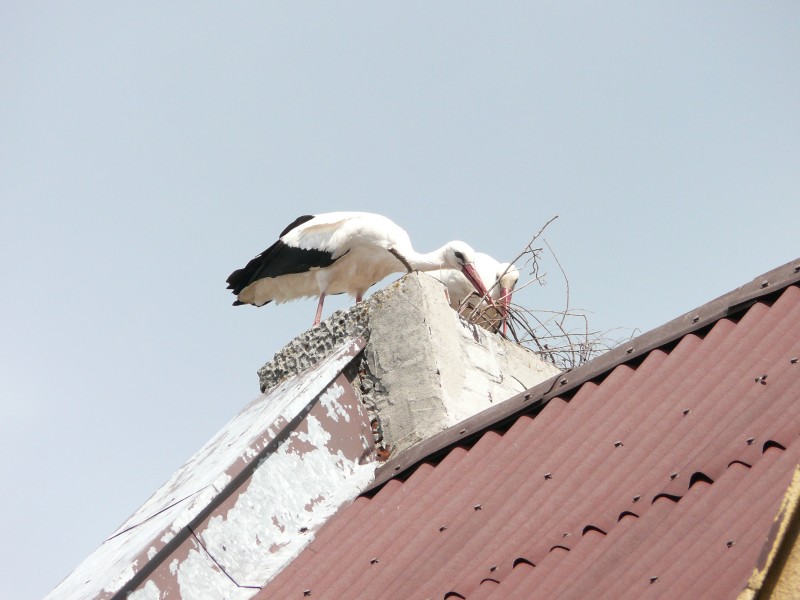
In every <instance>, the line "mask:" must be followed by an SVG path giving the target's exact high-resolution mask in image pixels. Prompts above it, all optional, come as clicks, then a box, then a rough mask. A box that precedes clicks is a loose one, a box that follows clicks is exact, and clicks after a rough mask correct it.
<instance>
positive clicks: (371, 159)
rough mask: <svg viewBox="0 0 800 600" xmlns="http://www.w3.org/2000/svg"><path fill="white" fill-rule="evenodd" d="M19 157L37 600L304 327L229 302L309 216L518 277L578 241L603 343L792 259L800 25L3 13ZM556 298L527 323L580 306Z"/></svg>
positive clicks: (797, 209)
mask: <svg viewBox="0 0 800 600" xmlns="http://www.w3.org/2000/svg"><path fill="white" fill-rule="evenodd" d="M0 140H2V142H1V143H0V269H1V272H2V282H3V283H2V286H3V287H2V294H0V319H2V332H1V334H0V340H2V341H0V481H2V494H1V495H0V514H1V515H2V520H1V521H0V527H1V529H0V539H2V543H0V581H2V582H3V584H2V589H1V590H0V597H1V598H9V599H27V598H40V597H42V596H43V595H44V594H46V593H47V592H48V591H49V590H50V589H52V588H53V587H54V586H55V585H56V584H57V583H58V582H59V581H60V580H61V579H62V578H63V577H65V576H66V575H67V574H68V573H69V572H70V571H71V570H72V569H73V568H74V567H76V566H77V565H78V563H80V562H81V561H82V560H83V559H84V558H85V557H86V556H88V555H89V553H91V552H92V551H93V550H94V549H95V548H97V546H98V545H99V544H100V543H101V542H102V541H103V539H104V538H105V537H106V536H108V534H110V533H111V532H112V531H113V530H114V529H115V528H116V527H117V526H118V525H120V524H121V523H122V522H123V521H124V520H125V519H126V518H127V517H128V516H129V515H130V514H131V513H132V512H133V511H134V510H135V509H136V508H137V507H138V506H139V505H141V504H142V503H143V502H144V501H145V500H146V499H147V497H148V496H149V495H150V494H151V493H152V492H154V491H155V490H156V489H157V488H158V487H159V486H160V485H161V484H162V483H163V482H164V481H166V479H167V478H168V477H169V476H170V475H171V474H172V473H173V471H175V470H176V469H177V468H178V467H179V466H180V465H181V464H183V462H184V461H186V460H187V459H188V458H189V457H190V456H191V455H192V454H193V453H194V452H195V451H196V450H197V449H199V448H200V446H202V444H203V443H205V442H206V441H207V440H208V439H209V438H210V437H211V436H212V435H213V434H214V433H216V431H217V430H218V429H219V428H220V427H222V426H223V425H224V424H225V423H226V422H227V421H228V420H229V419H230V418H231V417H232V416H234V415H235V414H236V413H237V412H238V411H239V410H240V409H241V408H242V407H243V406H244V405H245V404H246V403H247V402H249V401H250V400H251V399H252V398H253V397H255V396H256V395H257V393H258V380H257V377H256V374H255V372H256V369H258V367H260V366H261V365H262V364H263V363H264V362H266V361H267V360H269V359H270V358H271V357H272V355H273V354H274V353H275V352H276V351H277V350H278V349H279V348H280V347H282V346H283V345H284V344H285V343H287V342H288V341H289V340H290V339H292V338H293V337H294V336H295V335H297V334H299V333H301V332H302V331H303V330H305V329H306V328H308V326H309V325H310V324H311V321H312V319H313V315H314V309H315V301H314V300H304V301H300V302H296V303H293V304H287V305H281V306H275V305H269V306H267V307H264V308H261V309H254V308H251V307H240V308H233V307H231V301H232V300H233V296H231V295H230V292H228V291H227V290H226V289H225V279H226V277H227V276H228V274H229V273H230V272H231V271H232V270H234V269H236V268H238V267H241V266H243V265H244V264H245V263H246V262H247V260H249V259H250V258H252V257H253V256H254V255H255V254H257V253H258V252H260V251H262V250H263V249H264V248H266V247H267V246H268V245H269V244H271V243H272V242H273V241H274V239H275V237H276V235H277V234H278V233H279V232H280V231H281V230H282V229H283V227H284V226H285V225H286V224H288V223H289V222H291V221H292V220H293V219H294V218H295V217H297V216H299V215H301V214H309V213H311V214H313V213H318V212H327V211H335V210H368V211H374V212H379V213H382V214H385V215H387V216H389V217H390V218H392V219H394V220H395V221H396V222H397V223H398V224H400V225H401V226H403V227H405V228H406V229H407V230H408V231H409V233H410V235H411V238H412V240H413V241H414V244H415V247H416V248H417V249H418V250H422V251H428V250H432V249H434V248H435V247H438V246H440V245H441V244H442V243H444V242H446V241H448V240H451V239H463V240H465V241H467V242H469V243H470V244H472V245H473V246H474V247H476V248H477V249H479V250H483V251H485V252H488V253H490V254H492V255H494V256H495V257H497V258H501V259H505V260H508V259H510V258H512V257H513V256H514V255H515V254H516V253H517V252H518V251H519V250H521V248H522V247H524V245H525V244H526V242H527V241H528V240H529V238H530V237H531V236H532V235H533V234H534V233H535V232H536V231H537V230H538V229H539V227H540V226H541V225H542V224H543V223H544V222H545V221H546V220H547V219H548V218H550V217H552V216H554V215H559V219H558V220H557V221H556V222H555V223H554V224H553V225H551V226H550V227H549V228H548V230H547V235H546V237H547V240H548V242H549V243H550V244H551V246H552V247H553V249H554V250H555V251H556V253H557V256H558V258H559V259H560V261H561V263H562V265H563V267H564V269H565V270H566V272H567V274H568V276H569V280H570V285H571V295H572V298H571V299H572V305H573V306H575V307H579V308H583V309H585V310H586V311H589V315H590V323H591V325H592V326H594V327H595V328H597V329H601V330H609V329H612V328H617V327H619V328H622V330H628V331H630V330H633V329H636V328H638V329H639V330H641V331H647V330H649V329H652V328H654V327H657V326H659V325H661V324H663V323H665V322H666V321H668V320H670V319H672V318H674V317H676V316H678V315H679V314H682V313H683V312H686V311H688V310H691V309H692V308H694V307H697V306H699V305H701V304H703V303H705V302H708V301H709V300H712V299H713V298H715V297H717V296H719V295H721V294H723V293H725V292H728V291H730V290H732V289H734V288H735V287H737V286H739V285H741V284H743V283H745V282H747V281H749V280H750V279H752V278H753V277H755V276H757V275H759V274H761V273H763V272H765V271H768V270H770V269H772V268H774V267H777V266H779V265H781V264H783V263H785V262H787V261H790V260H792V259H795V258H797V257H798V256H800V244H798V237H799V236H798V233H797V232H798V227H799V226H800V193H799V192H798V190H799V189H800V3H798V2H796V1H794V0H791V1H784V2H778V1H776V2H768V3H756V2H750V1H748V2H736V1H731V0H725V1H719V2H696V1H691V2H602V3H598V2H577V1H576V2H565V1H564V0H559V1H557V2H520V3H517V2H482V3H476V2H466V1H459V2H436V3H431V2H402V3H400V2H394V3H386V2H369V3H352V2H336V3H333V2H326V3H309V2H301V3H274V2H248V3H244V2H237V3H231V2H224V3H223V2H217V3H209V2H161V1H160V2H124V3H122V2H105V1H103V2H99V1H97V2H69V3H67V2H50V3H42V2H32V1H30V0H26V1H24V2H22V1H9V0H3V1H2V2H0ZM548 272H549V274H550V275H549V278H548V281H549V282H550V284H549V285H548V286H546V287H538V286H532V287H529V288H528V289H526V290H525V292H524V294H518V296H517V297H516V300H517V301H518V302H520V303H522V304H525V305H526V306H528V307H531V308H542V309H547V308H559V307H561V306H562V305H563V289H562V288H559V286H558V285H557V283H558V280H559V278H558V276H557V272H556V271H554V270H553V265H552V264H551V265H550V266H549V267H548ZM524 279H525V275H523V280H524ZM348 302H349V300H346V299H344V298H335V299H331V301H330V302H328V303H326V304H327V305H328V306H326V309H327V310H326V312H325V315H326V316H327V315H329V314H330V312H331V310H333V309H335V308H338V307H342V306H346V305H347V303H348Z"/></svg>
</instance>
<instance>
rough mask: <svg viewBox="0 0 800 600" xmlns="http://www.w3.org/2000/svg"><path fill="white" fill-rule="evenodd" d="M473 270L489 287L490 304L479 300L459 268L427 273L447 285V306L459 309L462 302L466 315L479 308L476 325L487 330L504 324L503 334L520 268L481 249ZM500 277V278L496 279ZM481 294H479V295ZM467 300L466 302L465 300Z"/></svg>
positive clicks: (476, 256) (505, 329) (493, 329)
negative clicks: (448, 303)
mask: <svg viewBox="0 0 800 600" xmlns="http://www.w3.org/2000/svg"><path fill="white" fill-rule="evenodd" d="M475 269H476V270H477V271H478V275H480V277H481V280H482V281H483V282H484V283H485V285H486V286H487V287H488V288H489V298H490V299H491V301H492V303H493V306H489V305H487V303H486V302H479V300H480V298H479V296H477V295H476V294H475V288H474V286H472V285H470V283H469V282H468V281H467V280H466V279H464V277H463V276H462V275H461V273H459V272H458V271H455V270H452V269H443V270H441V271H432V272H431V273H429V274H430V275H432V276H433V277H435V278H436V279H438V280H439V281H441V282H442V283H443V284H444V285H445V286H446V287H447V295H448V298H449V301H450V306H452V307H453V308H454V309H455V310H459V309H460V308H461V307H462V304H463V305H464V307H465V308H466V309H467V311H468V312H466V314H469V313H471V312H472V311H474V310H475V308H478V310H479V313H480V319H479V321H478V324H480V325H482V326H484V327H485V328H486V329H489V330H490V331H497V330H498V329H499V325H500V322H501V321H502V323H503V334H504V335H505V333H506V331H507V324H506V319H507V318H508V311H509V307H510V306H511V294H512V293H513V292H514V287H515V286H516V285H517V281H519V270H518V269H517V267H515V266H514V265H512V264H510V263H501V262H498V261H497V260H495V259H494V258H492V257H491V256H489V255H488V254H484V253H483V252H476V253H475ZM498 280H499V281H498ZM481 296H482V294H481ZM465 300H466V303H465Z"/></svg>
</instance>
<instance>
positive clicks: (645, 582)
mask: <svg viewBox="0 0 800 600" xmlns="http://www.w3.org/2000/svg"><path fill="white" fill-rule="evenodd" d="M788 268H789V269H790V271H789V276H790V277H793V276H795V275H796V273H797V270H795V269H794V267H793V266H790V267H788ZM785 270H786V269H785ZM764 281H767V280H766V279H765V280H764ZM790 281H791V280H790ZM754 284H755V285H754V286H753V288H754V289H753V290H751V289H749V288H747V287H746V286H745V287H744V288H740V290H739V294H738V296H737V295H733V296H730V295H729V296H728V297H727V300H726V302H727V308H725V307H721V308H720V307H717V308H719V310H718V311H717V312H716V318H715V319H713V320H708V321H705V322H704V325H705V327H704V328H699V329H694V330H692V329H683V330H681V329H675V328H673V330H675V331H676V332H677V333H675V334H674V335H673V337H672V338H671V339H672V343H669V342H670V338H669V337H668V336H664V334H663V332H662V333H661V335H660V337H659V336H658V335H653V336H651V337H653V338H654V339H653V340H651V341H652V342H653V344H652V346H651V347H649V348H648V349H647V350H646V351H642V352H641V353H640V354H639V357H638V359H637V360H633V361H631V362H629V363H627V364H616V365H615V364H613V363H612V364H610V365H609V366H608V367H607V369H606V371H597V372H596V373H594V374H593V375H592V377H591V378H590V377H588V376H586V377H585V378H584V380H583V381H581V382H580V383H578V384H574V385H573V386H571V392H570V394H568V395H563V396H557V395H549V396H548V394H547V393H546V392H541V397H542V398H544V397H545V396H547V400H548V403H546V404H545V405H544V408H543V409H542V410H541V412H540V413H539V414H538V415H536V416H535V417H531V416H526V415H524V414H522V413H521V412H519V411H520V409H519V408H517V411H518V412H517V413H516V414H513V413H504V414H500V413H497V414H495V415H494V420H493V421H492V420H488V421H487V420H486V416H483V417H482V418H483V419H484V422H483V423H482V427H481V428H479V429H472V430H470V432H469V433H471V434H472V437H471V438H470V440H469V442H468V443H464V444H463V445H462V446H454V445H452V442H453V440H454V439H457V437H456V436H457V435H458V434H459V432H460V430H459V432H448V433H447V435H448V436H450V438H449V439H450V445H449V446H447V445H445V444H442V443H441V441H442V440H443V439H447V436H441V438H440V439H439V440H435V441H434V442H432V443H431V445H429V449H430V451H431V452H432V453H431V454H430V455H428V456H427V457H425V456H424V455H420V454H418V455H417V458H419V459H421V461H422V462H420V463H419V464H418V466H417V467H416V469H415V470H414V471H413V472H412V473H411V474H410V475H409V476H407V478H405V480H403V481H400V480H390V481H388V482H387V483H386V484H385V485H383V487H380V488H379V489H378V491H377V493H375V495H374V497H371V498H370V497H366V496H364V497H360V498H358V499H357V500H356V501H355V502H354V503H353V504H352V505H350V506H349V507H347V508H346V509H343V510H342V511H340V513H338V514H337V515H336V516H335V517H333V518H332V519H331V520H330V521H329V522H328V523H327V524H326V525H325V526H324V527H323V528H322V529H321V530H320V532H319V533H318V535H317V538H316V540H315V541H314V542H313V543H312V544H311V545H310V546H309V547H308V548H306V550H305V551H304V552H303V553H302V554H301V555H300V556H299V557H298V558H297V559H295V561H294V562H292V563H291V564H290V565H289V566H288V567H287V568H286V569H285V570H284V571H283V572H282V573H281V574H279V575H278V576H277V577H276V578H275V579H274V580H273V581H272V582H271V583H270V584H269V585H268V586H266V587H265V588H264V589H263V590H262V591H261V592H260V593H259V594H258V595H257V596H256V597H257V598H304V597H311V598H337V599H338V598H382V599H391V598H439V599H441V598H470V599H472V598H492V599H499V598H552V597H559V598H562V597H563V598H609V599H611V598H649V597H663V598H701V597H702V598H733V597H736V596H737V595H738V593H739V592H740V591H741V590H742V589H743V588H744V587H745V585H746V584H747V580H748V578H749V577H750V574H751V573H752V572H753V570H754V568H756V567H757V566H759V561H761V562H763V560H764V557H763V556H762V554H763V551H764V548H765V547H766V546H768V545H769V538H770V534H771V529H772V525H773V522H774V520H775V517H776V515H777V514H778V512H779V510H780V508H781V501H782V499H783V495H784V492H785V491H786V489H787V487H788V486H789V484H790V483H791V481H792V478H793V477H794V476H795V471H796V467H797V465H798V463H799V462H800V441H798V436H799V435H800V364H799V363H798V362H797V360H796V359H797V357H798V356H799V355H800V289H798V287H796V286H795V285H789V286H788V287H786V288H785V289H783V290H780V289H779V288H778V289H775V287H774V286H772V284H771V283H770V284H768V285H763V286H760V285H758V282H757V281H755V282H754ZM770 287H771V288H772V290H775V291H774V292H772V294H771V295H766V294H765V293H764V292H763V290H764V289H765V288H770ZM756 288H760V289H761V290H762V293H761V296H760V297H759V295H758V294H757V293H756V291H755V289H756ZM772 290H770V291H772ZM715 302H718V301H715ZM718 303H719V302H718ZM732 307H735V308H736V310H732ZM725 315H729V316H730V317H731V318H727V317H726V316H725ZM689 320H691V317H690V318H689ZM702 320H703V318H702V317H701V318H700V319H698V321H702ZM656 339H658V341H659V343H658V344H656V343H655V340H656ZM621 352H623V353H625V349H622V350H621ZM628 354H633V352H631V353H628ZM591 369H596V367H590V370H591ZM548 385H550V386H551V388H552V386H553V385H557V382H550V383H549V384H548ZM476 422H477V421H476ZM462 429H464V430H466V429H467V428H466V427H464V428H462ZM437 444H438V445H437ZM442 448H444V449H443V450H442ZM414 460H416V459H414ZM405 461H406V462H405V464H403V465H402V466H403V468H405V467H406V466H408V465H409V464H411V463H412V462H414V461H413V460H411V461H410V460H409V459H408V458H406V459H405ZM399 465H400V463H398V464H395V465H394V466H392V465H387V466H386V467H385V468H386V469H391V471H390V475H391V474H393V473H394V472H395V470H396V469H398V466H399ZM398 470H399V469H398ZM761 566H763V565H761Z"/></svg>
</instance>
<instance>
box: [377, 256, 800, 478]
mask: <svg viewBox="0 0 800 600" xmlns="http://www.w3.org/2000/svg"><path fill="white" fill-rule="evenodd" d="M798 282H800V258H797V259H795V260H792V261H790V262H788V263H786V264H784V265H782V266H780V267H778V268H776V269H773V270H771V271H768V272H766V273H764V274H763V275H759V276H758V277H755V278H753V280H752V281H750V282H749V283H746V284H744V285H742V286H740V287H738V288H736V289H735V290H733V291H731V292H728V293H727V294H723V295H722V296H719V297H718V298H716V299H714V300H712V301H710V302H707V303H706V304H703V305H702V306H700V307H699V308H696V309H694V310H690V311H688V312H686V313H684V314H683V315H681V316H679V317H677V318H675V319H673V320H672V321H669V322H667V323H665V324H664V325H661V326H659V327H656V328H655V329H651V330H650V331H648V332H646V333H643V334H642V335H640V336H638V337H636V338H634V339H633V340H631V341H630V342H628V343H626V344H623V345H620V346H617V347H616V348H612V349H611V350H609V351H608V352H606V353H604V354H602V355H600V356H598V357H597V358H594V359H592V360H590V361H588V362H586V363H584V364H582V365H581V366H579V367H577V368H575V369H572V370H570V371H565V372H563V373H561V374H559V375H556V376H554V377H552V378H550V379H548V380H547V381H543V382H542V383H540V384H538V385H536V386H534V387H532V388H530V389H527V390H525V391H524V392H521V393H519V394H517V395H516V396H512V397H511V398H509V399H508V400H506V401H504V402H501V403H500V404H498V405H496V406H493V407H491V408H489V409H487V410H485V411H483V412H481V413H478V414H477V415H475V416H473V417H470V418H468V419H466V420H464V421H462V422H461V423H458V424H456V425H453V426H452V427H450V428H448V429H446V430H444V431H442V432H440V433H438V434H436V435H433V436H431V437H430V438H428V439H427V440H425V441H423V442H420V443H419V444H418V445H416V446H414V447H413V448H410V449H408V450H407V451H405V452H403V453H401V454H399V455H398V456H396V457H393V458H390V459H389V460H388V461H387V462H386V464H384V465H383V466H382V467H380V468H379V469H378V471H377V472H376V474H375V481H374V482H373V484H372V485H371V486H370V487H369V488H367V489H366V490H365V492H364V493H370V492H373V491H375V490H376V489H377V488H379V487H380V486H382V485H383V484H384V483H386V482H387V481H389V480H390V479H392V478H394V477H397V476H398V475H400V474H402V473H404V472H405V471H407V470H408V469H410V468H411V467H413V466H414V465H416V464H417V463H419V462H421V461H422V460H424V459H426V458H428V457H430V456H432V455H434V454H436V453H437V452H440V451H442V450H444V449H446V448H448V447H450V446H453V445H455V444H460V443H468V441H469V440H470V438H473V437H475V436H477V435H479V434H481V433H482V432H483V431H485V430H486V429H489V428H491V427H494V426H497V425H498V424H500V423H502V422H503V421H505V420H507V419H509V418H512V417H516V416H518V415H520V414H524V413H536V412H538V411H539V410H541V409H542V408H543V407H544V406H545V404H547V403H548V402H549V401H550V400H551V399H553V398H555V397H557V396H561V395H564V394H566V393H569V392H571V391H572V390H575V389H576V388H578V387H580V386H581V385H583V384H584V383H586V382H587V381H590V380H592V379H595V378H596V377H599V376H600V375H602V374H604V373H607V372H608V371H610V370H611V369H613V368H615V367H617V366H619V365H621V364H624V363H627V362H631V361H634V360H636V359H637V358H639V357H641V356H643V355H645V354H647V353H648V352H650V351H652V350H655V349H656V348H659V347H662V346H666V345H668V344H670V343H671V342H674V341H675V340H677V339H679V338H681V337H683V336H685V335H687V334H690V333H693V332H695V331H699V330H701V329H703V328H705V327H708V326H710V325H712V324H714V323H716V322H717V321H719V320H720V319H723V318H726V317H731V316H734V315H736V314H739V313H741V312H743V311H746V310H747V309H748V308H749V307H750V306H752V305H753V304H755V303H756V302H758V301H759V300H760V299H762V298H765V297H767V296H770V295H773V294H777V293H779V292H781V291H782V290H784V289H785V288H787V287H789V286H790V285H793V284H796V283H798Z"/></svg>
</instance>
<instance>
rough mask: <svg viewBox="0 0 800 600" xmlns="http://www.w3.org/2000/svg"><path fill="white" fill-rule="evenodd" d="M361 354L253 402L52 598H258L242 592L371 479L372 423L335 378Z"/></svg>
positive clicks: (349, 353)
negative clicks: (118, 596)
mask: <svg viewBox="0 0 800 600" xmlns="http://www.w3.org/2000/svg"><path fill="white" fill-rule="evenodd" d="M363 343H364V342H363V340H359V341H349V342H347V343H346V344H345V345H344V346H342V347H340V348H339V349H338V350H336V351H334V352H333V353H332V354H331V355H330V356H329V357H328V358H327V359H325V360H323V361H322V362H321V363H320V364H319V365H318V366H317V367H316V368H314V369H312V370H311V371H308V372H306V373H304V374H302V376H301V377H295V378H291V379H288V380H286V381H284V382H283V383H282V384H281V385H280V386H277V387H275V388H274V389H272V390H271V391H270V392H269V393H268V394H262V395H261V396H259V397H258V398H257V399H256V400H254V401H253V402H252V403H250V405H248V406H247V407H246V408H245V409H244V410H243V411H242V412H241V413H239V415H237V416H236V417H235V418H234V419H233V420H231V421H230V423H228V424H227V425H226V426H225V427H224V428H223V429H222V430H221V431H220V432H219V433H218V434H217V435H216V436H215V437H214V438H213V439H212V440H211V441H209V442H208V443H207V444H206V445H205V446H204V447H203V448H201V449H200V451H198V452H197V453H196V454H195V455H194V456H193V457H192V458H191V459H190V460H189V461H188V462H187V463H186V464H185V465H184V466H183V467H181V468H180V469H179V470H178V471H177V472H176V473H175V474H174V475H173V476H172V478H170V480H169V481H167V483H166V484H164V486H162V487H161V488H160V489H159V490H158V491H157V492H156V493H155V494H154V495H153V496H152V497H151V498H150V499H149V500H148V501H147V502H145V504H143V505H142V507H141V508H140V509H139V510H137V511H136V512H135V513H134V514H133V515H132V516H131V517H130V518H129V519H128V520H127V521H126V522H125V523H124V524H123V525H122V526H121V527H120V528H119V529H118V530H117V531H116V532H114V534H113V535H112V536H111V537H110V538H109V539H108V540H106V541H105V542H104V543H103V544H102V545H101V546H100V548H98V549H97V550H96V551H95V552H94V553H93V554H91V555H90V556H89V557H88V558H87V559H86V560H85V561H84V562H83V563H81V564H80V565H79V566H78V567H77V568H76V569H75V570H74V571H73V572H72V573H71V574H70V575H69V576H68V577H67V578H66V579H65V580H64V581H63V582H61V584H60V585H59V586H58V587H56V588H55V589H54V590H53V591H52V592H51V593H50V594H49V595H48V597H47V598H51V599H56V598H70V599H73V598H74V599H81V598H87V599H88V598H110V597H113V596H114V595H115V594H119V593H121V594H122V595H124V594H126V593H128V592H131V591H133V592H134V593H133V595H132V597H134V598H138V599H147V598H156V597H159V598H166V597H180V598H212V597H213V598H247V597H249V596H250V595H252V594H253V593H255V591H257V589H258V587H250V588H248V587H241V586H247V585H253V586H255V585H259V584H261V583H263V582H264V581H266V580H268V579H269V578H270V577H271V576H272V574H274V571H275V569H277V568H279V567H280V565H282V564H283V563H284V562H286V561H288V560H291V557H292V556H294V554H296V553H297V552H299V550H300V549H301V548H302V547H303V546H304V545H305V544H306V543H308V541H310V540H311V539H312V538H313V532H314V530H315V528H316V527H317V526H318V525H319V524H320V523H322V522H324V520H325V519H326V518H327V517H328V516H329V515H330V514H331V513H332V512H333V511H334V510H335V509H336V508H337V507H338V506H339V504H341V503H343V502H346V501H348V500H350V499H352V498H353V497H355V496H356V495H358V493H359V492H360V491H361V490H362V489H363V488H364V487H366V485H368V484H369V482H370V481H371V480H372V476H373V473H374V470H375V465H376V463H375V453H374V452H373V450H374V447H373V445H372V437H371V435H370V430H369V422H368V419H367V416H366V414H365V411H364V409H363V407H362V406H361V404H360V402H358V401H357V400H356V396H355V394H354V392H353V390H352V387H350V384H349V382H348V381H347V380H346V379H345V378H343V377H341V376H340V374H341V371H342V369H343V368H344V367H345V366H346V365H347V364H348V363H349V362H350V361H351V360H352V359H353V357H354V356H355V355H356V354H358V352H360V350H361V349H362V347H363ZM343 429H348V430H347V431H343ZM342 439H346V440H350V441H349V443H344V444H343V443H340V442H341V440H342ZM229 546H230V548H229ZM267 556H268V557H269V560H264V559H265V557H267ZM237 578H238V579H237ZM134 590H135V591H134Z"/></svg>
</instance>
